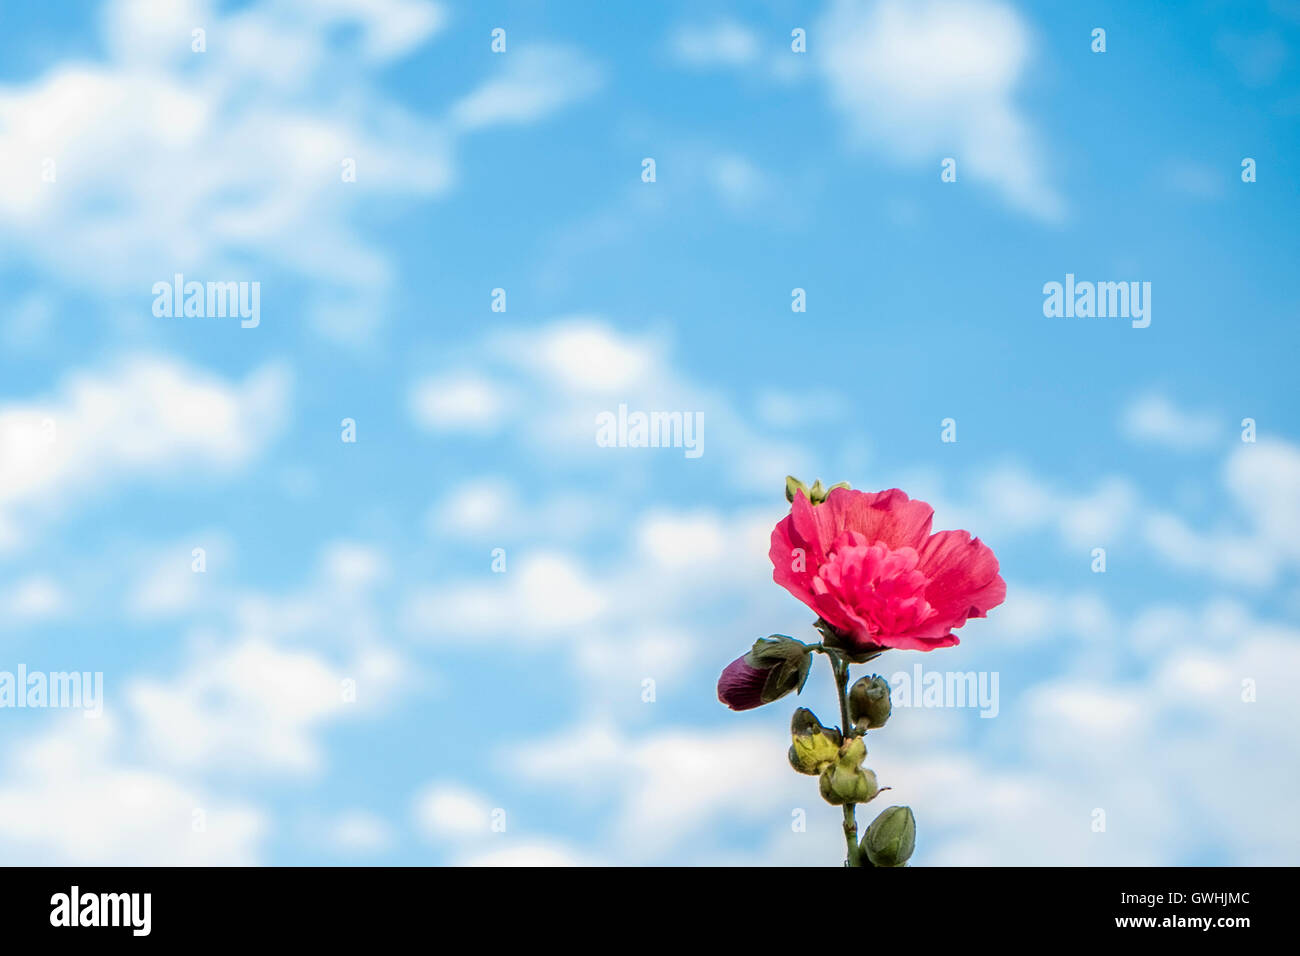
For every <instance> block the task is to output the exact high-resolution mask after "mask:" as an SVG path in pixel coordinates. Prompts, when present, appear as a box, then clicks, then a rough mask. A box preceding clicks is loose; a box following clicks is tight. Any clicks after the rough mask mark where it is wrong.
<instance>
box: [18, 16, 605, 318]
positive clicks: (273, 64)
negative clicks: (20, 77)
mask: <svg viewBox="0 0 1300 956" xmlns="http://www.w3.org/2000/svg"><path fill="white" fill-rule="evenodd" d="M444 21H445V16H444V9H443V7H442V6H441V5H438V4H432V3H426V2H422V0H376V2H361V0H329V2H326V3H317V2H311V0H280V2H264V3H259V4H254V5H241V6H240V7H239V8H238V9H235V10H230V11H223V12H220V13H218V12H217V10H216V8H215V7H213V6H211V5H209V4H208V3H206V2H202V0H190V2H183V3H171V2H166V0H113V2H111V3H110V4H109V5H108V7H107V10H106V13H105V15H104V18H103V39H104V48H105V49H106V50H107V57H106V59H105V60H103V61H101V62H86V63H76V64H73V63H67V64H63V65H60V66H57V67H55V68H53V69H51V70H50V71H49V72H47V73H45V74H44V75H42V76H40V77H38V78H36V79H34V80H32V81H31V82H30V83H27V84H25V85H8V86H0V184H4V185H3V188H0V239H3V238H4V237H6V236H9V237H13V238H14V239H20V242H21V249H22V251H23V252H24V253H25V254H27V255H30V256H31V257H33V258H34V259H36V260H37V261H38V262H40V263H41V264H42V265H44V266H45V267H46V268H47V269H48V270H49V271H50V272H52V273H54V274H56V275H58V276H59V278H60V280H61V281H63V282H65V283H74V284H80V285H83V286H86V287H89V288H92V289H95V290H98V291H108V292H112V293H117V294H124V295H133V296H137V297H138V299H137V301H143V302H146V303H147V302H148V298H147V297H146V293H147V292H148V290H149V289H150V287H151V285H152V283H153V282H155V281H157V280H159V279H164V278H170V277H171V276H172V275H173V273H175V272H182V273H187V274H188V275H189V277H190V278H191V279H194V278H199V279H201V280H227V279H230V280H234V279H247V280H250V281H252V280H258V281H260V280H262V279H265V278H266V274H267V272H268V271H269V270H272V269H279V270H284V271H286V272H287V273H289V274H291V275H294V276H298V277H303V278H306V279H309V280H312V281H313V282H314V283H315V288H316V289H317V290H319V291H320V294H319V296H318V297H317V298H316V299H315V300H313V301H310V302H309V303H308V304H309V307H310V309H311V310H312V314H313V316H314V318H315V321H316V327H317V328H318V329H319V330H320V331H322V332H323V333H325V334H327V335H329V336H331V337H334V338H338V339H342V340H346V341H357V340H364V339H365V337H366V336H367V335H368V334H369V333H370V331H371V330H372V329H373V328H374V327H375V325H376V323H377V322H378V321H380V319H381V317H382V314H383V311H382V309H381V308H378V307H377V306H376V303H377V302H381V301H382V298H383V296H384V295H385V294H386V291H387V289H388V287H389V285H390V282H391V278H392V271H391V268H390V266H389V264H388V261H387V259H386V258H385V256H384V254H383V253H382V252H381V251H379V250H377V249H375V248H373V247H372V245H371V244H370V243H369V242H368V241H367V239H366V238H365V237H363V236H362V235H361V234H360V233H359V232H358V230H357V229H356V228H355V226H354V225H353V223H352V221H351V220H352V218H353V215H354V213H355V211H356V210H357V209H358V208H360V206H361V205H362V204H364V203H367V202H373V201H374V200H375V199H376V198H382V197H389V196H398V197H412V196H414V197H433V196H437V195H439V194H441V193H443V192H445V191H446V190H447V189H448V188H449V187H450V185H451V182H452V180H453V176H454V169H453V167H454V160H453V154H454V150H455V145H456V142H457V140H458V139H459V138H460V137H461V136H463V135H465V134H466V133H467V132H468V131H470V130H477V129H480V128H485V127H489V126H492V125H497V124H501V123H516V122H524V121H533V120H539V119H542V118H544V117H546V116H549V115H550V114H552V113H553V112H555V111H556V110H559V109H561V108H563V107H564V106H566V105H568V104H569V103H571V102H573V101H574V100H576V99H578V98H581V97H583V96H586V95H587V94H589V93H590V92H591V91H592V90H593V89H594V88H595V86H596V85H597V84H598V78H599V71H598V70H597V68H596V67H594V66H593V65H592V64H590V63H589V62H587V61H586V60H585V59H584V57H583V56H582V55H581V54H579V53H577V52H575V51H572V50H563V49H557V48H554V47H549V46H546V45H542V44H533V45H528V44H523V45H521V46H520V48H519V49H518V50H512V52H511V53H510V55H509V56H508V57H502V58H500V59H501V60H502V61H503V62H502V63H501V64H500V65H499V66H500V69H501V70H502V71H503V72H502V73H501V74H500V75H498V76H496V77H493V78H489V79H488V80H486V81H485V82H484V83H483V85H481V86H480V87H478V88H477V89H472V90H471V91H470V92H468V93H467V94H465V95H464V97H463V98H462V99H461V100H460V101H458V102H456V103H455V104H453V105H450V106H447V107H444V108H446V109H447V110H448V113H447V115H446V116H444V117H442V118H430V117H427V116H422V115H417V114H415V113H412V112H411V111H409V110H407V109H406V108H404V107H402V106H401V105H399V104H398V103H397V102H396V101H395V100H393V99H392V98H390V97H388V96H386V95H385V94H383V93H382V92H380V91H379V90H378V88H377V87H376V86H375V84H374V83H373V81H372V79H371V74H372V73H373V71H374V70H375V68H376V67H378V66H382V65H384V64H387V63H389V62H391V61H392V60H394V59H395V58H398V57H401V56H405V55H407V54H409V53H411V52H412V51H413V50H415V49H416V48H418V47H419V46H421V45H422V44H424V43H425V42H427V41H428V40H429V39H430V38H431V37H433V36H434V35H435V34H436V33H437V32H438V31H439V29H440V28H441V26H442V25H443V23H444ZM200 25H201V28H202V29H203V30H205V31H206V37H205V43H206V49H205V50H204V51H202V52H194V51H192V50H191V42H192V40H191V31H192V30H194V29H195V28H196V27H199V26H200ZM351 37H355V39H346V38H351ZM345 164H353V165H354V167H355V177H354V179H353V180H345V178H344V173H345V172H346V171H348V170H349V169H351V168H352V167H350V166H345ZM200 273H201V275H200Z"/></svg>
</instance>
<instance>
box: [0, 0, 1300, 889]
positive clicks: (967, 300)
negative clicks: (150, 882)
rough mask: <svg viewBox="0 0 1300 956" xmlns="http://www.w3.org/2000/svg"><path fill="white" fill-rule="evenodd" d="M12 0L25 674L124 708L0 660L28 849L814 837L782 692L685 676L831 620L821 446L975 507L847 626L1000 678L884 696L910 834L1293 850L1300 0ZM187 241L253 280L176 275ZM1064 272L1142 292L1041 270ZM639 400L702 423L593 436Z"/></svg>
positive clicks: (1146, 860) (9, 422) (1047, 843)
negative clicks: (935, 608)
mask: <svg viewBox="0 0 1300 956" xmlns="http://www.w3.org/2000/svg"><path fill="white" fill-rule="evenodd" d="M1135 6H1136V7H1138V8H1137V9H1135ZM5 25H6V29H5V30H3V31H0V184H2V185H0V249H2V250H3V255H2V256H0V263H2V264H0V289H3V291H4V294H5V301H6V304H5V307H4V309H3V311H0V440H3V445H0V620H3V621H4V627H3V629H0V671H6V670H7V671H14V670H16V669H17V667H18V666H19V665H20V664H21V665H24V666H25V667H26V668H27V669H28V670H29V671H44V672H56V671H68V670H78V671H102V672H103V674H104V704H103V711H104V712H103V716H102V717H100V718H98V719H87V718H85V717H83V716H82V715H81V714H80V713H79V712H76V711H71V712H70V711H68V710H59V709H23V710H16V709H0V859H3V860H5V861H6V862H35V863H64V862H67V863H146V862H148V863H253V862H255V863H269V864H293V863H306V864H351V863H381V864H388V863H403V864H426V863H427V864H445V863H456V864H461V863H466V864H475V863H538V862H541V863H563V862H578V863H601V864H604V863H611V864H640V863H656V864H659V863H684V864H701V863H738V864H823V863H827V862H834V861H837V860H838V859H840V854H841V853H842V846H841V845H840V834H839V831H838V824H837V817H838V814H837V813H836V812H835V811H834V810H833V809H832V808H830V807H827V806H825V805H824V804H823V803H822V802H821V800H820V799H819V797H818V796H817V793H816V783H815V781H812V780H811V779H810V778H804V777H797V776H796V775H794V774H793V773H791V772H790V770H789V768H788V767H787V766H786V763H785V757H784V751H785V748H786V746H787V745H788V741H787V739H786V726H787V722H788V720H789V714H790V712H791V710H792V709H793V707H794V706H795V705H794V702H793V701H791V700H784V701H781V702H780V703H778V704H775V705H772V706H770V707H767V708H764V709H762V710H759V711H754V712H750V713H746V714H732V713H729V712H727V711H726V710H725V709H723V708H722V707H721V706H720V705H719V704H718V702H717V700H716V699H715V695H714V682H715V680H716V677H717V674H718V672H719V670H720V669H721V667H722V666H724V665H725V664H726V663H727V662H728V661H729V660H731V659H732V658H733V657H735V656H736V655H738V654H739V653H741V652H742V651H744V650H745V649H746V648H747V647H748V646H749V645H750V644H751V643H752V641H753V640H754V639H755V638H757V637H761V636H764V635H767V634H769V633H772V632H782V633H787V634H791V635H794V636H796V637H800V638H803V639H811V637H812V631H811V629H810V627H809V625H810V623H811V622H810V618H811V615H810V614H809V613H808V612H807V611H806V610H805V609H803V608H802V607H801V606H800V605H798V604H797V602H795V601H794V600H793V599H792V598H791V597H789V596H788V595H787V594H785V592H783V591H782V590H781V589H779V588H778V587H777V586H776V585H774V584H773V583H772V582H771V578H770V567H769V565H768V561H767V557H766V555H767V544H766V539H767V535H768V534H769V533H770V530H771V527H772V525H773V524H774V523H775V522H776V521H777V520H778V519H779V518H780V517H781V516H782V514H783V512H784V509H785V502H784V499H783V497H782V484H783V478H784V476H785V475H786V474H787V473H791V472H792V473H794V474H796V475H800V476H802V477H806V478H808V479H809V480H811V479H812V478H813V477H821V478H822V479H824V480H828V481H840V480H847V481H849V482H851V483H852V484H853V486H854V487H857V488H864V489H878V488H888V487H901V488H903V489H904V490H906V491H908V492H909V493H910V494H912V495H913V496H915V497H921V498H924V499H925V500H927V501H929V502H931V503H932V504H934V505H935V507H936V511H937V514H936V527H963V528H967V529H969V530H970V531H972V532H973V533H975V534H978V535H980V536H981V537H982V538H983V539H984V540H985V541H987V542H988V543H989V544H990V545H991V546H992V547H993V548H994V550H995V551H996V553H997V554H998V556H999V558H1000V560H1001V562H1002V568H1003V576H1004V577H1005V578H1006V579H1007V582H1008V586H1009V589H1008V598H1007V602H1006V604H1005V605H1004V606H1003V607H1001V608H999V609H997V610H996V611H994V612H992V613H991V614H990V616H989V618H988V619H987V620H981V621H975V622H972V623H971V624H970V625H969V626H968V627H966V628H965V629H964V630H963V631H962V632H961V637H962V643H961V645H960V646H959V647H957V648H953V649H949V650H943V651H939V652H934V653H931V654H920V653H917V652H893V653H891V654H890V655H887V657H885V658H882V659H881V661H880V662H879V668H880V670H881V672H882V673H884V674H886V675H887V676H888V675H892V674H894V673H895V672H897V671H911V669H912V667H913V665H915V664H918V663H919V664H921V665H922V666H923V667H924V668H926V669H927V670H929V669H935V670H939V671H954V672H966V671H977V672H985V673H994V672H996V673H997V674H998V675H999V707H998V713H997V716H996V717H995V718H993V719H984V718H981V717H980V715H979V713H978V712H977V711H976V710H974V709H954V708H924V709H915V708H912V709H901V708H900V709H899V710H898V711H896V714H895V716H894V718H893V719H892V721H891V723H890V725H889V726H888V728H886V730H885V731H883V732H881V733H880V734H876V735H873V737H872V741H871V756H870V758H869V760H868V763H869V764H870V765H871V766H873V767H874V768H875V769H876V771H877V773H878V775H879V776H880V779H881V782H882V783H883V784H887V785H890V786H892V787H893V788H894V790H893V792H892V793H890V794H888V795H887V798H888V801H889V802H898V803H908V804H910V805H911V806H912V807H913V808H914V809H915V812H916V816H917V820H918V827H919V838H918V849H917V854H916V857H915V858H914V862H916V863H917V864H944V863H953V864H1011V863H1049V864H1093V863H1098V864H1099V863H1117V864H1253V863H1292V864H1293V863H1295V862H1296V861H1297V858H1298V857H1300V825H1298V824H1297V823H1296V821H1295V819H1294V812H1293V808H1292V806H1291V799H1290V793H1291V790H1292V787H1293V785H1294V781H1295V774H1296V768H1297V766H1298V765H1300V742H1298V741H1297V737H1296V733H1295V730H1294V728H1295V726H1296V723H1297V718H1298V717H1300V713H1298V712H1297V709H1296V707H1297V705H1296V703H1295V701H1294V694H1293V693H1292V691H1293V688H1294V686H1295V685H1296V681H1297V680H1300V627H1297V623H1296V618H1297V613H1300V588H1298V587H1297V569H1298V567H1300V547H1297V545H1296V541H1297V540H1300V510H1297V504H1296V502H1297V501H1300V428H1297V426H1296V423H1295V407H1296V406H1295V401H1296V391H1295V385H1294V370H1293V363H1294V357H1295V355H1296V354H1297V347H1298V346H1300V341H1298V336H1300V332H1297V324H1296V322H1295V319H1296V308H1297V306H1296V303H1297V301H1300V280H1297V274H1296V270H1295V262H1296V260H1297V253H1298V252H1300V248H1298V243H1297V238H1296V230H1295V223H1296V222H1297V221H1298V220H1300V199H1297V193H1296V189H1295V183H1296V182H1298V181H1300V160H1298V159H1297V157H1300V133H1298V131H1297V130H1298V126H1297V117H1300V70H1297V68H1296V58H1297V56H1298V55H1300V5H1297V4H1295V3H1291V2H1284V0H1274V2H1267V3H1265V2H1260V3H1200V4H1187V5H1185V6H1184V7H1180V11H1179V13H1178V16H1177V17H1171V16H1170V15H1169V13H1168V11H1166V10H1163V9H1162V8H1161V7H1160V5H1157V4H1146V5H1134V4H1118V3H1116V4H1105V3H1098V4H1090V5H1088V8H1087V9H1078V8H1071V9H1066V8H1065V7H1064V5H1059V4H1046V3H1041V4H1030V3H1021V4H1008V3H995V2H983V0H948V2H941V3H931V2H913V3H901V2H892V3H891V2H834V0H832V2H827V3H823V4H814V5H808V4H794V3H779V2H769V3H762V4H743V5H742V4H722V3H718V4H708V5H700V4H685V3H662V4H644V5H636V4H631V5H623V4H618V5H614V4H609V5H594V4H577V3H547V4H536V3H522V2H521V3H494V4H451V3H426V2H421V0H333V2H330V3H308V2H306V0H280V2H274V0H270V2H266V0H264V2H253V3H237V4H205V3H200V2H193V3H191V2H178V3H161V2H159V3H149V2H110V3H106V4H102V5H96V4H88V3H68V4H60V3H50V4H40V5H30V6H25V7H22V8H18V9H15V10H12V11H6V24H5ZM1098 27H1100V28H1103V29H1104V30H1105V31H1106V50H1105V52H1094V51H1093V50H1092V43H1093V41H1092V31H1093V30H1094V29H1095V28H1098ZM196 28H201V29H203V30H204V31H205V32H204V34H203V37H204V45H205V49H204V50H203V51H202V52H195V51H194V50H193V49H192V43H193V34H192V31H193V30H194V29H196ZM496 28H501V29H504V30H505V37H506V47H505V50H504V52H500V53H494V52H493V51H492V48H491V43H492V31H493V30H494V29H496ZM795 29H801V30H803V31H805V34H806V38H807V49H806V52H803V53H796V52H794V51H792V49H791V31H792V30H795ZM646 158H653V159H654V160H655V172H656V175H655V181H654V182H652V183H651V182H644V181H643V180H642V161H643V160H644V159H646ZM947 158H951V159H953V160H955V162H956V170H957V180H956V182H943V181H942V180H941V177H940V172H941V164H942V163H943V161H944V160H945V159H947ZM1246 158H1250V159H1253V160H1254V163H1255V169H1256V171H1257V178H1256V181H1254V182H1244V181H1243V180H1242V162H1243V160H1244V159H1246ZM348 160H353V161H355V168H356V177H355V181H354V182H347V181H344V177H343V175H342V172H341V171H342V169H343V168H344V163H345V162H346V161H348ZM178 272H179V273H182V274H184V276H185V277H186V279H189V280H195V281H200V282H208V281H237V282H238V281H243V282H257V283H258V285H259V289H260V296H261V299H260V303H261V312H260V324H259V325H258V326H257V327H256V328H249V329H245V328H241V327H240V323H239V321H238V319H231V318H197V317H190V318H170V317H158V316H155V315H154V313H153V311H152V305H153V300H154V296H153V293H152V291H151V290H152V287H153V285H154V283H155V282H158V281H164V282H167V281H170V280H171V278H172V276H173V275H174V274H175V273H178ZM1067 273H1069V274H1074V275H1075V276H1077V277H1078V278H1079V279H1080V280H1091V281H1117V282H1118V281H1123V282H1130V281H1131V282H1149V283H1151V289H1152V293H1151V324H1150V326H1149V327H1147V328H1133V327H1132V325H1131V324H1130V322H1129V321H1128V320H1126V319H1122V318H1070V319H1066V318H1049V317H1046V316H1045V315H1044V312H1043V298H1044V296H1043V286H1044V284H1045V283H1048V282H1053V281H1056V282H1060V281H1063V280H1064V278H1065V276H1066V274H1067ZM796 288H798V289H803V290H805V293H806V300H807V311H806V312H793V311H792V309H791V296H792V290H794V289H796ZM494 289H504V290H505V295H506V309H505V311H504V312H498V311H493V310H492V307H491V306H492V301H493V290H494ZM620 404H626V405H628V406H629V408H631V409H634V410H636V409H641V410H647V411H648V410H661V411H682V412H686V413H692V414H699V415H700V416H702V420H703V423H704V425H703V446H702V447H703V454H702V455H701V456H700V457H698V458H688V457H686V455H685V454H684V453H683V450H682V449H680V448H662V449H646V448H601V447H598V446H597V444H596V442H595V440H594V433H595V424H594V423H595V419H596V416H597V415H598V414H600V413H601V412H603V411H612V410H615V409H617V407H618V406H619V405H620ZM949 418H951V419H953V420H954V421H955V423H956V434H957V441H956V442H944V441H941V423H942V422H943V421H944V420H945V419H949ZM344 419H351V420H353V421H354V422H355V428H356V438H357V440H356V441H355V442H345V441H343V440H342V438H341V435H342V432H343V424H342V423H343V421H344ZM1244 419H1252V420H1253V421H1254V423H1255V428H1256V435H1255V437H1256V439H1257V440H1256V441H1253V442H1249V441H1243V440H1242V437H1243V436H1242V432H1243V428H1242V422H1243V420H1244ZM51 435H52V436H53V438H52V440H51V439H50V438H49V436H51ZM43 436H44V437H43ZM195 548H202V549H204V554H205V556H206V570H205V571H204V572H203V573H201V574H200V573H195V572H194V571H193V570H192V561H193V560H194V559H193V557H192V555H193V550H194V549H195ZM1096 548H1104V549H1105V551H1106V570H1105V572H1104V573H1095V572H1094V571H1093V560H1094V559H1093V553H1094V549H1096ZM494 549H503V551H504V555H505V571H504V572H503V573H500V572H494V571H493V568H492V563H493V554H494ZM822 666H823V667H824V663H823V665H822ZM646 681H652V682H653V687H654V694H653V700H646V699H645V697H646V695H645V693H644V688H645V687H646V686H647V685H646V683H645V682H646ZM343 682H353V683H352V684H350V685H348V686H355V688H356V699H355V701H348V700H344V699H343V696H342V694H341V692H340V688H341V687H342V686H343ZM1243 682H1245V683H1243ZM1247 685H1249V686H1250V687H1251V688H1252V689H1253V697H1254V699H1252V700H1245V699H1243V688H1244V687H1245V686H1247ZM1246 696H1250V695H1246ZM832 700H833V698H832V696H831V684H830V676H829V674H828V673H827V672H825V671H824V670H823V669H818V670H817V671H816V672H814V674H813V675H812V678H811V680H810V682H809V685H808V688H807V689H806V690H805V692H804V695H803V697H802V699H801V700H800V703H802V704H804V705H807V706H810V707H812V708H813V709H814V710H816V711H817V712H818V713H819V714H821V715H822V717H823V718H825V719H827V720H828V721H829V720H830V719H831V712H832V711H833V706H832ZM882 806H883V803H882ZM1243 808H1245V809H1244V810H1243ZM801 809H802V810H806V814H807V828H806V830H803V831H799V830H796V829H795V828H792V825H791V822H792V818H793V817H794V815H795V811H798V810H801ZM1097 810H1102V811H1104V816H1105V821H1106V827H1105V829H1104V830H1102V831H1099V830H1097V829H1095V827H1094V821H1095V820H1096V819H1098V817H1097V813H1096V811H1097ZM502 820H504V821H505V826H504V831H502V830H501V826H500V822H501V821H502ZM196 821H201V825H200V826H197V827H196ZM494 822H495V824H496V825H495V826H494Z"/></svg>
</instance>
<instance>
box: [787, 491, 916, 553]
mask: <svg viewBox="0 0 1300 956" xmlns="http://www.w3.org/2000/svg"><path fill="white" fill-rule="evenodd" d="M810 510H811V512H812V518H813V520H814V521H815V522H816V524H817V527H818V540H819V541H821V542H825V543H827V544H829V543H830V542H832V541H834V540H835V539H836V538H838V537H839V536H840V535H841V534H842V533H843V532H845V531H856V532H858V533H859V534H861V535H862V536H863V537H865V538H866V539H867V542H868V543H869V544H874V543H876V542H877V541H879V542H883V543H884V544H885V545H887V546H888V547H890V548H916V549H917V550H918V551H919V550H920V549H921V545H922V544H924V543H925V540H926V538H927V536H928V535H929V534H930V522H931V521H932V520H933V519H934V509H933V508H931V507H930V506H929V505H927V504H926V503H925V502H924V501H913V500H912V499H911V498H908V497H907V494H906V493H905V492H903V491H900V490H899V489H897V488H890V489H889V490H888V491H877V492H866V491H854V490H853V489H851V488H836V489H835V490H834V491H832V492H831V493H830V495H829V496H828V497H827V498H826V501H825V502H824V503H823V504H820V505H818V506H816V507H815V508H811V509H810Z"/></svg>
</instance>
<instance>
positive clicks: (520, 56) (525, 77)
mask: <svg viewBox="0 0 1300 956" xmlns="http://www.w3.org/2000/svg"><path fill="white" fill-rule="evenodd" d="M493 59H494V60H495V61H496V63H498V64H499V65H500V72H499V73H498V74H497V75H496V76H495V77H493V78H492V79H490V80H488V81H487V82H485V83H484V84H483V85H481V86H480V87H479V88H478V89H476V90H474V91H473V92H472V93H470V94H469V95H467V96H465V97H464V98H462V99H461V100H459V101H457V102H456V103H455V105H453V106H452V108H451V112H450V117H451V122H452V123H453V124H454V125H455V126H457V127H459V128H461V129H467V130H472V129H478V128H480V127H483V126H495V125H502V124H518V123H535V122H537V121H539V120H542V119H545V118H546V117H547V116H549V115H551V114H552V113H554V112H556V111H557V110H559V109H561V108H563V107H565V106H567V105H569V104H570V103H573V102H575V101H577V100H581V99H585V98H586V97H588V96H590V95H591V94H592V93H594V92H596V91H597V90H598V89H600V86H601V84H602V82H603V77H602V71H601V69H600V68H599V67H598V66H596V64H594V63H592V62H591V61H590V60H589V59H588V58H587V57H586V56H584V55H583V54H582V53H581V52H579V51H577V50H575V49H572V48H570V47H564V46H554V45H545V44H538V45H534V46H525V47H524V48H522V49H520V50H508V52H506V53H504V54H501V55H499V56H497V57H494V58H493Z"/></svg>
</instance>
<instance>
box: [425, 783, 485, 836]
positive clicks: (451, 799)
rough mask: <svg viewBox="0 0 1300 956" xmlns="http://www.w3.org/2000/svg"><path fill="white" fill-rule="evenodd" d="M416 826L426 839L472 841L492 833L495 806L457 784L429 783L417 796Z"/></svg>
mask: <svg viewBox="0 0 1300 956" xmlns="http://www.w3.org/2000/svg"><path fill="white" fill-rule="evenodd" d="M414 814H415V826H416V829H418V830H419V831H420V833H421V834H423V835H424V836H425V837H426V838H427V839H430V840H434V841H443V840H456V841H459V840H473V839H481V838H482V837H484V836H486V835H488V834H490V833H491V832H492V829H491V828H492V805H491V804H490V803H488V802H487V800H486V799H485V798H484V797H482V796H481V795H480V794H478V793H475V792H474V791H473V790H470V789H468V788H466V787H462V786H460V785H459V784H454V783H430V784H427V785H426V786H425V787H424V788H423V789H421V790H420V792H419V793H418V794H416V797H415V807H414Z"/></svg>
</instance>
